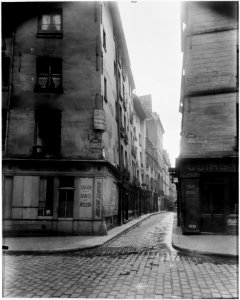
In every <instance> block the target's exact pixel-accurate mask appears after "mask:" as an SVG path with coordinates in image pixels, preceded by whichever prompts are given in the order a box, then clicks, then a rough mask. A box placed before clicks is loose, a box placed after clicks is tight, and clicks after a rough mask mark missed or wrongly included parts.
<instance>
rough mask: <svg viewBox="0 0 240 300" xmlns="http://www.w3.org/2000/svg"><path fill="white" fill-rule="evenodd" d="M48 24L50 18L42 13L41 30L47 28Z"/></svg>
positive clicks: (48, 27)
mask: <svg viewBox="0 0 240 300" xmlns="http://www.w3.org/2000/svg"><path fill="white" fill-rule="evenodd" d="M50 24H51V18H50V16H48V15H43V16H42V26H41V27H42V28H41V29H42V30H49V29H50Z"/></svg>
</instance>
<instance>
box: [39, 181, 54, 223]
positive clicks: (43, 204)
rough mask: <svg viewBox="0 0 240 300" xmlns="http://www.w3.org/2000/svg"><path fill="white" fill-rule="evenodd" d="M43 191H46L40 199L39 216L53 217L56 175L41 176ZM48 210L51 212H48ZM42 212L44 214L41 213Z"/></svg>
mask: <svg viewBox="0 0 240 300" xmlns="http://www.w3.org/2000/svg"><path fill="white" fill-rule="evenodd" d="M40 188H42V191H41V192H44V197H43V199H40V198H39V201H38V217H40V218H43V217H53V208H54V177H52V176H49V177H48V176H41V177H40ZM47 211H50V213H48V214H47ZM40 212H42V214H41V213H40Z"/></svg>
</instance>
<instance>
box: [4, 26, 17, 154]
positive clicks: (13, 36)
mask: <svg viewBox="0 0 240 300" xmlns="http://www.w3.org/2000/svg"><path fill="white" fill-rule="evenodd" d="M14 45H15V33H14V32H13V33H12V47H11V68H10V78H9V92H8V98H7V118H6V133H5V143H4V150H5V155H6V156H7V144H8V132H9V130H8V129H9V121H10V102H11V96H12V80H13V60H14Z"/></svg>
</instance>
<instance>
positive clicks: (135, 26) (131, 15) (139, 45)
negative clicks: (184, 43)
mask: <svg viewBox="0 0 240 300" xmlns="http://www.w3.org/2000/svg"><path fill="white" fill-rule="evenodd" d="M118 5H119V9H120V14H121V17H122V23H123V29H124V32H125V37H126V41H127V46H128V51H129V56H130V61H131V67H132V72H133V77H134V80H135V85H136V94H137V95H138V96H142V95H146V94H151V95H152V100H153V111H156V112H157V113H158V114H159V116H160V119H161V122H162V124H163V127H164V129H165V133H164V138H163V145H164V148H165V149H166V150H167V151H168V153H169V156H170V160H171V163H172V166H174V164H175V158H176V157H177V156H178V155H179V141H180V130H181V114H180V113H179V100H180V83H181V67H182V53H181V43H180V41H181V40H180V2H172V1H169V2H163V1H159V0H158V1H138V2H130V1H119V2H118Z"/></svg>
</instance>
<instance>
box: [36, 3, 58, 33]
mask: <svg viewBox="0 0 240 300" xmlns="http://www.w3.org/2000/svg"><path fill="white" fill-rule="evenodd" d="M54 15H59V16H60V29H59V30H54V29H53V16H54ZM43 16H50V29H48V30H43V29H42V25H43V24H42V17H43ZM37 37H40V38H41V37H44V38H47V37H50V38H62V37H63V14H62V9H60V8H59V9H56V10H51V11H48V12H47V13H45V14H44V13H42V14H40V15H39V16H38V32H37Z"/></svg>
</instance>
